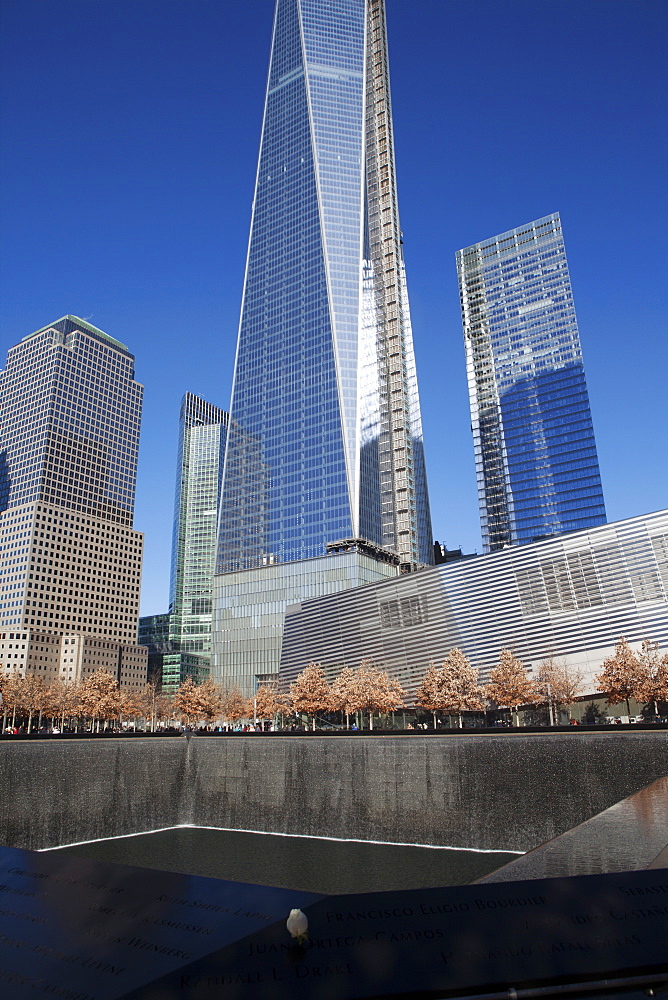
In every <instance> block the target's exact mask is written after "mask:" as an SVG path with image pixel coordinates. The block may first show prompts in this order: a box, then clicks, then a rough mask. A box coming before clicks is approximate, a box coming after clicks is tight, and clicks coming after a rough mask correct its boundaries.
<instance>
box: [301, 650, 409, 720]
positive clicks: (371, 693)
mask: <svg viewBox="0 0 668 1000" xmlns="http://www.w3.org/2000/svg"><path fill="white" fill-rule="evenodd" d="M405 694H406V692H405V691H404V689H403V688H402V687H401V685H400V684H399V682H398V681H396V680H394V678H392V677H390V676H389V675H388V674H387V672H386V671H385V670H381V669H380V668H379V667H377V666H376V665H375V664H374V663H373V661H372V660H362V663H361V664H360V666H359V667H358V668H357V670H353V669H352V668H351V667H344V668H343V670H342V671H341V673H340V674H339V675H338V677H337V678H336V680H335V681H334V683H333V684H332V685H331V687H330V685H329V684H328V683H327V680H326V678H325V672H324V670H323V669H322V667H321V666H320V664H319V663H309V665H308V666H307V667H305V668H304V670H302V672H301V673H300V674H299V675H298V676H297V678H296V680H295V681H294V683H293V684H291V685H290V707H291V708H292V710H293V711H294V712H296V713H298V714H303V715H306V716H308V717H309V718H310V719H312V722H313V728H314V729H315V718H316V715H319V714H321V713H322V712H343V713H344V714H345V717H346V727H349V726H350V716H351V715H353V714H354V713H356V712H367V713H368V715H369V728H370V729H373V716H374V712H378V713H380V714H383V713H386V712H393V711H394V710H395V709H397V708H401V706H402V705H403V704H404V697H405Z"/></svg>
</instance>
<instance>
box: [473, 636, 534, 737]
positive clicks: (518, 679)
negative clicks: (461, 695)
mask: <svg viewBox="0 0 668 1000" xmlns="http://www.w3.org/2000/svg"><path fill="white" fill-rule="evenodd" d="M485 693H486V695H487V697H488V698H489V699H490V701H493V702H496V704H497V705H498V706H499V707H500V708H509V709H510V710H511V712H514V713H515V725H519V709H520V708H521V706H522V705H534V704H535V703H536V701H537V700H538V699H539V698H540V695H539V694H538V692H537V691H536V685H535V684H534V682H533V681H532V680H531V679H530V677H529V675H528V673H527V671H526V668H525V666H524V664H523V663H522V662H521V660H518V659H517V657H516V656H514V655H513V653H512V652H511V650H509V649H502V650H501V653H500V654H499V664H498V666H496V667H494V669H493V670H491V671H490V674H489V684H488V685H487V687H486V688H485Z"/></svg>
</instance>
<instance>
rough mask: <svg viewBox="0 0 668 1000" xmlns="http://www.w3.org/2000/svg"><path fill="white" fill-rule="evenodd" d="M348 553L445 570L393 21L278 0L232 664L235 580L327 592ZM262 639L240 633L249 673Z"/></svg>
mask: <svg viewBox="0 0 668 1000" xmlns="http://www.w3.org/2000/svg"><path fill="white" fill-rule="evenodd" d="M337 542H348V543H350V545H351V546H352V548H351V549H350V551H357V552H358V554H360V553H362V550H364V556H363V557H364V559H365V560H366V559H367V558H368V554H369V552H370V551H372V549H373V547H377V548H379V549H383V550H386V551H388V552H390V553H393V554H395V555H396V556H397V562H398V564H399V566H400V568H401V570H402V571H404V572H406V571H410V570H413V569H416V568H418V567H420V566H422V565H425V564H429V563H431V562H432V561H433V550H432V537H431V524H430V516H429V504H428V499H427V487H426V478H425V466H424V452H423V442H422V429H421V421H420V409H419V401H418V392H417V381H416V374H415V361H414V354H413V342H412V332H411V323H410V313H409V307H408V296H407V291H406V278H405V270H404V261H403V252H402V238H401V231H400V228H399V215H398V208H397V192H396V179H395V166H394V149H393V137H392V117H391V107H390V92H389V75H388V58H387V39H386V27H385V11H384V3H383V0H277V3H276V10H275V18H274V29H273V37H272V47H271V58H270V68H269V78H268V85H267V94H266V103H265V112H264V122H263V128H262V139H261V146H260V155H259V162H258V170H257V178H256V188H255V199H254V204H253V214H252V221H251V233H250V241H249V248H248V258H247V264H246V276H245V284H244V292H243V303H242V312H241V322H240V328H239V339H238V347H237V359H236V366H235V375H234V384H233V390H232V403H231V411H230V428H229V435H228V446H227V455H226V464H225V472H224V477H223V491H222V499H221V511H220V523H219V545H218V559H217V570H216V572H217V574H218V576H217V584H216V586H217V587H218V588H219V598H218V607H219V610H220V615H221V616H222V617H221V618H220V623H219V626H218V627H217V630H218V633H219V635H218V637H217V638H216V640H215V641H216V642H219V643H220V644H221V645H220V650H222V649H224V648H227V647H229V644H230V628H229V625H230V622H229V617H230V614H236V613H237V612H238V605H237V604H235V605H234V607H232V606H231V603H230V602H235V601H237V600H238V594H237V591H236V585H235V584H234V581H232V580H227V579H226V577H227V575H228V574H231V573H236V572H247V571H250V570H253V569H258V568H261V567H263V566H275V565H276V564H285V563H292V562H295V561H309V560H315V561H316V562H317V563H318V567H319V568H317V569H315V568H314V573H315V577H314V579H316V577H317V578H320V576H321V575H322V572H323V569H322V565H321V563H320V561H321V560H322V558H323V557H326V553H327V552H328V547H331V545H332V544H333V543H337ZM367 543H368V544H369V545H370V546H371V548H368V546H367V547H366V548H365V546H366V545H367ZM330 551H331V549H330ZM379 565H381V566H382V569H381V570H380V571H379V572H380V573H381V574H383V575H385V574H386V573H387V565H388V563H387V561H385V562H382V563H379ZM393 572H396V567H395V568H394V569H393ZM298 575H301V576H302V578H303V574H298ZM288 576H289V577H290V579H291V580H293V579H296V577H295V575H294V574H288ZM355 582H357V576H356V574H352V575H351V577H350V581H349V583H348V584H346V581H345V580H344V579H342V580H341V587H342V588H343V587H345V586H347V585H348V586H354V585H355ZM291 586H292V585H291ZM258 587H259V591H258V593H259V592H260V591H261V590H263V586H261V585H260V584H259V583H258ZM289 599H290V600H292V601H294V600H298V599H299V589H298V588H297V589H293V590H291V597H290V598H289ZM286 600H288V598H287V597H286ZM283 605H284V602H283V603H282V604H281V608H282V607H283ZM258 609H259V605H258V607H256V608H255V611H254V612H253V613H252V615H250V614H249V620H250V618H251V617H252V618H256V613H257V612H258ZM216 613H217V612H216ZM239 613H240V612H239ZM267 614H269V612H267ZM276 616H278V619H280V620H282V618H281V616H282V610H281V609H278V610H276V609H275V614H274V615H273V617H272V622H273V624H271V625H269V624H268V625H267V628H271V629H274V630H276V629H278V630H279V633H278V645H279V646H280V629H281V628H282V626H281V625H280V622H276V621H275V620H274V619H275V618H276ZM260 635H261V632H260V631H258V630H255V631H252V630H248V631H247V632H245V631H244V629H241V631H240V632H239V633H238V634H237V635H236V639H234V640H233V644H234V643H236V648H237V652H238V659H239V660H241V659H242V657H243V650H244V646H246V647H247V648H249V649H250V648H252V647H253V644H254V643H256V641H257V639H258V637H259V636H260ZM275 639H276V636H275V635H274V638H273V639H272V641H271V643H270V645H271V646H272V648H273V649H275V647H276V643H275V641H274V640H275ZM267 649H268V647H267ZM261 660H262V655H261V654H259V653H258V659H257V662H256V664H255V666H254V667H249V669H250V670H251V671H252V672H254V673H255V676H256V677H257V676H260V675H264V674H271V673H272V671H273V670H277V668H278V663H277V659H276V653H275V652H272V653H271V654H270V653H268V652H267V662H266V663H265V664H264V667H263V665H262V663H261ZM224 661H225V656H224V654H223V653H222V652H221V653H220V655H219V658H218V669H219V672H220V673H221V674H222V676H223V677H225V676H226V673H227V669H226V666H225V662H224ZM272 664H273V666H272Z"/></svg>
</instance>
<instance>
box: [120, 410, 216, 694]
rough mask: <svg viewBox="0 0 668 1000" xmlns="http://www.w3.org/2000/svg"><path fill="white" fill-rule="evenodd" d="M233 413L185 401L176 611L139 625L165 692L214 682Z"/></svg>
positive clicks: (175, 538) (173, 591)
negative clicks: (219, 545)
mask: <svg viewBox="0 0 668 1000" xmlns="http://www.w3.org/2000/svg"><path fill="white" fill-rule="evenodd" d="M228 419H229V415H228V413H227V412H226V411H225V410H221V409H220V407H218V406H214V405H213V404H212V403H208V402H207V401H206V400H205V399H202V398H201V397H199V396H196V395H194V394H193V393H191V392H187V393H186V394H185V396H184V397H183V400H182V402H181V413H180V418H179V445H178V452H177V460H176V491H175V499H174V527H173V533H172V570H171V584H170V601H169V612H168V613H166V614H160V615H148V616H146V617H145V618H140V620H139V641H140V643H141V644H142V645H145V646H147V647H148V650H149V674H150V675H151V676H152V677H153V678H155V679H156V680H159V682H160V685H161V687H162V690H163V691H166V692H172V691H175V690H176V689H177V688H178V687H179V685H180V684H182V683H183V681H185V680H186V678H188V677H190V678H192V679H193V680H195V681H197V682H199V681H202V680H205V679H206V678H207V677H208V676H209V668H210V660H211V607H212V599H213V573H214V567H215V560H216V538H217V523H218V506H219V503H220V487H221V481H222V474H223V460H224V457H225V443H226V440H227V426H228Z"/></svg>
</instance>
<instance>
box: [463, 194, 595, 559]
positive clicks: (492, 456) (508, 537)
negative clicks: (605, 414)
mask: <svg viewBox="0 0 668 1000" xmlns="http://www.w3.org/2000/svg"><path fill="white" fill-rule="evenodd" d="M457 270H458V275H459V287H460V297H461V304H462V320H463V326H464V344H465V349H466V364H467V373H468V383H469V398H470V403H471V425H472V430H473V438H474V447H475V460H476V474H477V480H478V496H479V503H480V517H481V525H482V536H483V547H484V551H485V552H494V551H496V550H497V549H501V548H503V547H504V546H506V545H521V544H524V543H526V542H531V541H535V540H537V539H540V538H543V537H546V536H549V535H557V534H561V533H562V532H567V531H575V530H578V529H582V528H590V527H595V526H596V525H600V524H604V523H605V521H606V516H605V505H604V502H603V491H602V488H601V477H600V474H599V468H598V458H597V454H596V443H595V441H594V430H593V425H592V419H591V412H590V408H589V398H588V394H587V385H586V381H585V373H584V367H583V364H582V352H581V348H580V337H579V333H578V326H577V320H576V317H575V309H574V306H573V294H572V291H571V285H570V278H569V274H568V264H567V261H566V251H565V247H564V239H563V233H562V228H561V220H560V218H559V215H558V214H556V213H555V214H553V215H549V216H546V217H545V218H542V219H538V220H536V221H535V222H530V223H529V224H528V225H526V226H522V227H520V228H518V229H512V230H510V232H507V233H502V234H501V235H500V236H495V237H493V238H492V239H490V240H485V241H484V242H482V243H476V244H475V245H474V246H471V247H468V248H466V249H465V250H460V251H458V253H457Z"/></svg>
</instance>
